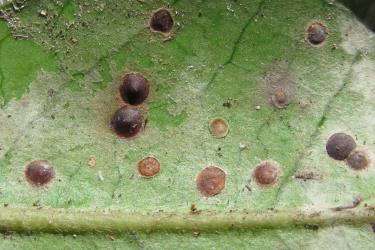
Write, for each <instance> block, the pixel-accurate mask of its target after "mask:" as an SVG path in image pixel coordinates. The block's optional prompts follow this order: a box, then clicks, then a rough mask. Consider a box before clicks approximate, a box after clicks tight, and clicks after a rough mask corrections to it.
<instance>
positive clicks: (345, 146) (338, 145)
mask: <svg viewBox="0 0 375 250" xmlns="http://www.w3.org/2000/svg"><path fill="white" fill-rule="evenodd" d="M356 146H357V145H356V143H355V141H354V139H353V137H351V136H350V135H347V134H345V133H335V134H333V135H331V137H330V138H329V139H328V141H327V144H326V150H327V153H328V155H329V156H330V157H332V158H333V159H335V160H338V161H342V160H345V159H346V158H347V157H348V156H349V154H350V152H352V151H353V149H355V147H356Z"/></svg>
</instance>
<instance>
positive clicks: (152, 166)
mask: <svg viewBox="0 0 375 250" xmlns="http://www.w3.org/2000/svg"><path fill="white" fill-rule="evenodd" d="M159 171H160V163H159V161H158V159H156V158H155V157H152V156H149V157H146V158H144V159H143V160H141V161H140V162H139V163H138V173H139V174H140V175H141V176H142V177H145V178H151V177H153V176H155V175H156V174H158V173H159Z"/></svg>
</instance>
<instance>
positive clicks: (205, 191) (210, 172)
mask: <svg viewBox="0 0 375 250" xmlns="http://www.w3.org/2000/svg"><path fill="white" fill-rule="evenodd" d="M225 176H226V175H225V172H224V171H223V170H221V169H220V168H218V167H215V166H209V167H206V168H205V169H203V170H202V171H201V172H200V173H199V175H198V177H197V179H196V183H197V189H198V190H199V192H201V194H202V195H204V196H206V197H210V196H214V195H217V194H219V193H221V191H222V190H223V189H224V188H225Z"/></svg>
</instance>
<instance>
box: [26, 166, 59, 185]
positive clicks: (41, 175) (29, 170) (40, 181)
mask: <svg viewBox="0 0 375 250" xmlns="http://www.w3.org/2000/svg"><path fill="white" fill-rule="evenodd" d="M25 177H26V180H27V181H28V182H29V183H30V184H31V185H33V186H44V185H46V184H48V183H49V182H50V181H51V180H52V179H53V178H54V177H55V171H54V170H53V167H52V166H51V164H50V163H49V162H48V161H46V160H40V161H33V162H31V163H30V164H28V165H27V166H26V169H25Z"/></svg>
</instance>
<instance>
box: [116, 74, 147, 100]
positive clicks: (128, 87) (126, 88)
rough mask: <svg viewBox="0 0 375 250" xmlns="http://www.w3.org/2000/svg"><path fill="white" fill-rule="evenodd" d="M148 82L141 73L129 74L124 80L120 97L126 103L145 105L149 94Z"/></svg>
mask: <svg viewBox="0 0 375 250" xmlns="http://www.w3.org/2000/svg"><path fill="white" fill-rule="evenodd" d="M149 91H150V85H149V83H148V80H147V79H146V78H145V77H143V76H142V75H141V74H139V73H129V74H126V75H125V77H124V78H123V81H122V84H121V86H120V95H121V98H122V99H123V100H124V102H126V103H129V104H131V105H139V104H141V103H143V102H144V101H145V100H146V99H147V97H148V94H149Z"/></svg>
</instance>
